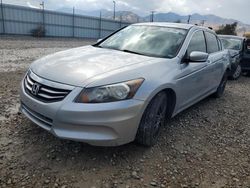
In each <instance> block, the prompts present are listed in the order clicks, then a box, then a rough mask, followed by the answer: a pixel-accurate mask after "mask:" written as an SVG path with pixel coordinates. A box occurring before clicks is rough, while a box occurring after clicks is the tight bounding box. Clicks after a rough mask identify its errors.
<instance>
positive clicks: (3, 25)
mask: <svg viewBox="0 0 250 188" xmlns="http://www.w3.org/2000/svg"><path fill="white" fill-rule="evenodd" d="M1 13H2V14H1V16H2V25H3V34H5V24H4V14H3V0H1Z"/></svg>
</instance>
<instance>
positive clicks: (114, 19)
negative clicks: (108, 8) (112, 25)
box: [113, 1, 116, 20]
mask: <svg viewBox="0 0 250 188" xmlns="http://www.w3.org/2000/svg"><path fill="white" fill-rule="evenodd" d="M113 3H114V16H113V19H114V20H115V6H116V2H115V1H113Z"/></svg>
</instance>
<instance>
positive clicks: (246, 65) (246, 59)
mask: <svg viewBox="0 0 250 188" xmlns="http://www.w3.org/2000/svg"><path fill="white" fill-rule="evenodd" d="M244 47H245V48H244V52H243V58H242V63H241V67H242V72H243V73H245V74H246V75H248V76H250V39H247V40H246V42H245V45H244Z"/></svg>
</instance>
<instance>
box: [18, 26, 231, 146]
mask: <svg viewBox="0 0 250 188" xmlns="http://www.w3.org/2000/svg"><path fill="white" fill-rule="evenodd" d="M228 65H229V57H228V53H227V51H223V50H222V47H221V43H220V41H219V40H218V38H217V35H216V34H215V33H214V32H213V31H211V30H209V29H206V28H204V27H198V26H193V25H187V24H173V23H140V24H133V25H130V26H128V27H126V28H123V29H121V30H119V31H117V32H115V33H113V34H112V35H110V36H108V37H107V38H105V39H102V40H101V41H99V42H97V43H96V44H94V45H92V46H84V47H79V48H74V49H70V50H66V51H62V52H58V53H55V54H52V55H48V56H46V57H44V58H41V59H39V60H37V61H35V62H33V63H32V64H31V66H30V68H29V70H28V72H27V74H26V75H25V77H24V79H23V80H22V83H21V107H20V109H21V111H22V112H23V114H25V115H26V116H27V117H28V118H29V119H30V120H31V121H33V122H34V123H35V124H37V125H38V126H40V127H42V128H43V129H45V130H47V131H49V132H51V133H52V134H54V135H55V136H57V137H60V138H64V139H70V140H76V141H82V142H86V143H89V144H91V145H99V146H117V145H122V144H125V143H129V142H132V141H134V140H136V141H137V142H139V143H140V144H143V145H146V146H152V145H153V144H155V143H156V141H157V138H158V137H159V134H160V130H161V127H162V126H163V125H164V124H166V122H165V121H166V120H167V119H168V118H171V117H173V116H175V115H176V114H178V113H179V112H181V111H183V110H184V109H186V108H188V107H190V106H191V105H193V104H195V103H197V102H198V101H200V100H202V99H204V98H205V97H207V96H209V95H212V94H213V95H214V96H215V97H221V96H222V95H223V92H224V89H225V85H226V82H227V70H228Z"/></svg>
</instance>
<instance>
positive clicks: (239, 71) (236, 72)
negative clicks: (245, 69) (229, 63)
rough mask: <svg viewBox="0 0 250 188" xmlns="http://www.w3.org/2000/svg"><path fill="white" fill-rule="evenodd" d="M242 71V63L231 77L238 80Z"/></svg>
mask: <svg viewBox="0 0 250 188" xmlns="http://www.w3.org/2000/svg"><path fill="white" fill-rule="evenodd" d="M241 72H242V69H241V65H238V66H237V68H236V69H235V72H234V73H233V75H232V76H230V79H232V80H238V79H239V77H240V75H241Z"/></svg>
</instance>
